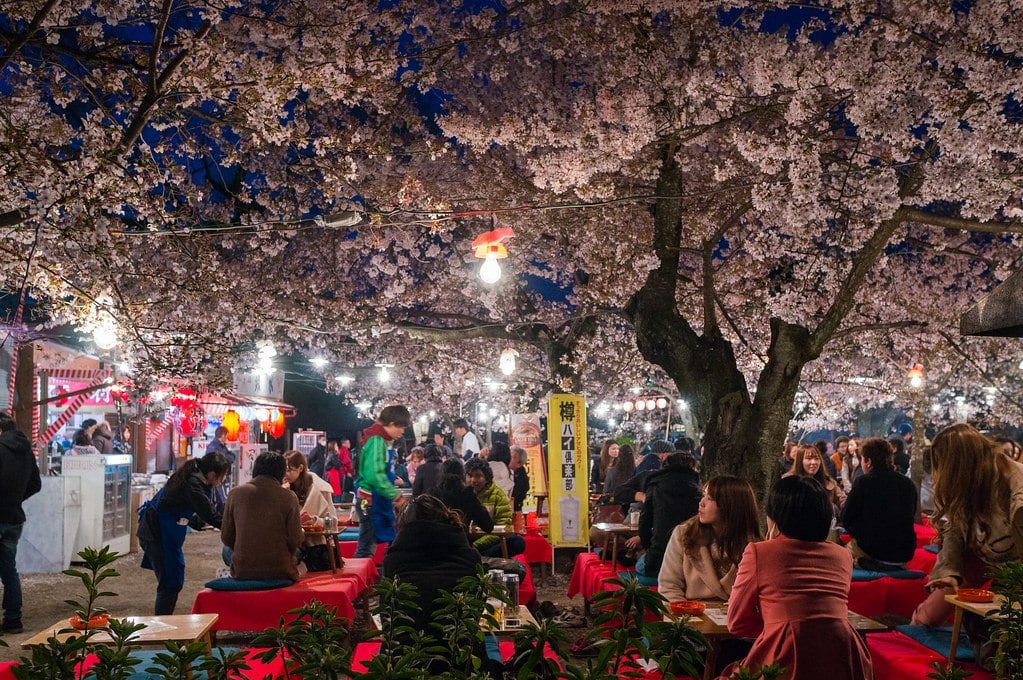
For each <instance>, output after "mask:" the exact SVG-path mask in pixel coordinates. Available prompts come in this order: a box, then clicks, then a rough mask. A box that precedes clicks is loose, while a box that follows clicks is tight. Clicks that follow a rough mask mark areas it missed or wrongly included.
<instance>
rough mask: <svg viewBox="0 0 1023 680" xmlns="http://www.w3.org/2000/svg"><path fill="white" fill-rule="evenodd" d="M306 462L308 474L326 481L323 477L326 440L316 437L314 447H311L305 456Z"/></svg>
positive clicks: (325, 461) (325, 459) (325, 462)
mask: <svg viewBox="0 0 1023 680" xmlns="http://www.w3.org/2000/svg"><path fill="white" fill-rule="evenodd" d="M306 460H307V461H308V462H309V472H311V473H313V474H314V475H316V476H317V477H320V478H322V479H326V477H324V472H325V469H324V468H325V466H326V464H327V438H326V437H317V438H316V446H314V447H313V449H312V451H310V452H309V455H308V456H306Z"/></svg>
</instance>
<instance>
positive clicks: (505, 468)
mask: <svg viewBox="0 0 1023 680" xmlns="http://www.w3.org/2000/svg"><path fill="white" fill-rule="evenodd" d="M510 463H511V448H510V447H509V446H508V445H507V444H505V443H504V442H494V444H493V446H491V447H490V453H489V454H488V455H487V464H488V465H490V472H491V474H492V475H493V478H494V484H496V485H497V488H499V489H500V490H501V491H504V495H505V496H507V497H508V499H509V500H510V499H511V496H512V489H513V488H514V487H515V480H514V479H512V473H511V468H510V467H509V464H510Z"/></svg>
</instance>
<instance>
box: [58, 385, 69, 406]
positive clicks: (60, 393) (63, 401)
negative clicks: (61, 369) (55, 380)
mask: <svg viewBox="0 0 1023 680" xmlns="http://www.w3.org/2000/svg"><path fill="white" fill-rule="evenodd" d="M65 394H67V388H66V387H64V386H63V385H61V386H59V387H58V388H57V395H58V396H61V397H63V398H62V399H58V400H57V401H56V402H55V403H56V404H57V406H65V405H67V403H68V402H69V401H71V399H70V398H69V397H64V395H65Z"/></svg>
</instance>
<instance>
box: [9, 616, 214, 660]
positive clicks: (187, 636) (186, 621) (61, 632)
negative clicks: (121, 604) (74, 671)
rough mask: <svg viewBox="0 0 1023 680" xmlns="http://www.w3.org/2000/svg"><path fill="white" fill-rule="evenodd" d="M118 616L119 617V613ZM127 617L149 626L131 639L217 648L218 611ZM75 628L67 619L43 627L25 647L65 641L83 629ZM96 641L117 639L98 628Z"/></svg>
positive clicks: (136, 641)
mask: <svg viewBox="0 0 1023 680" xmlns="http://www.w3.org/2000/svg"><path fill="white" fill-rule="evenodd" d="M115 618H116V617H115ZM124 620H125V621H131V622H133V623H141V624H143V625H144V626H145V628H143V629H142V630H140V631H138V632H137V633H135V634H134V635H132V636H131V638H130V640H131V642H133V643H135V644H138V645H162V644H163V643H165V642H197V641H199V642H202V643H203V644H205V645H206V653H207V654H209V653H210V650H211V649H212V648H213V632H212V630H211V628H212V627H213V624H215V623H216V622H217V615H216V614H172V615H169V616H126V617H124ZM69 628H71V626H70V624H69V623H68V620H67V619H61V620H60V621H57V622H56V623H55V624H53V625H52V626H50V627H49V628H47V629H46V630H43V631H40V632H38V633H36V634H35V635H33V636H32V637H30V638H29V639H27V640H25V641H24V642H22V643H21V646H22V647H35V646H37V645H45V644H46V642H47V640H49V639H50V638H51V637H53V636H56V637H57V638H58V639H59V640H61V641H62V642H63V641H64V640H67V639H68V638H71V637H75V636H78V635H81V634H82V631H77V630H73V629H72V630H67V629H69ZM90 639H91V640H92V642H98V643H100V644H112V643H113V640H111V639H110V636H109V635H108V634H107V633H106V632H104V631H100V632H97V633H96V634H94V635H93V636H92V638H90Z"/></svg>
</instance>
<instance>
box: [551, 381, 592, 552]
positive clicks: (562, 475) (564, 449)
mask: <svg viewBox="0 0 1023 680" xmlns="http://www.w3.org/2000/svg"><path fill="white" fill-rule="evenodd" d="M548 409H549V410H548V414H547V473H548V474H547V476H548V479H549V483H548V498H547V500H548V502H549V504H550V539H551V543H552V544H553V545H554V546H555V547H561V548H571V547H576V548H579V547H585V546H586V545H587V544H588V543H589V531H590V526H589V524H590V522H589V488H590V480H589V476H590V470H589V465H588V464H587V463H588V462H589V457H588V455H587V451H586V400H585V399H584V398H583V397H581V396H579V395H577V394H555V395H552V396H551V399H550V402H549V405H548Z"/></svg>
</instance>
